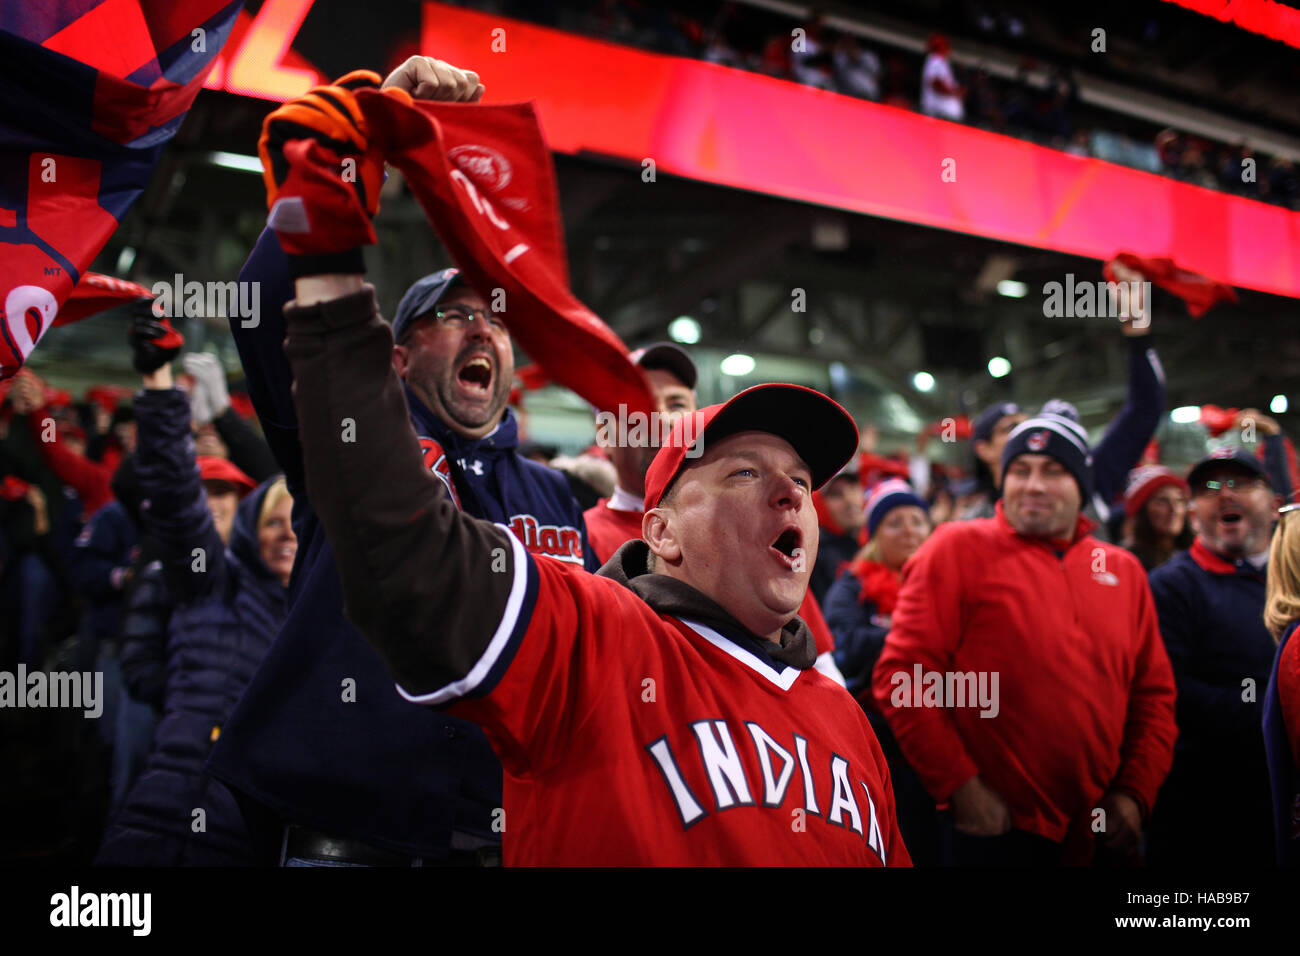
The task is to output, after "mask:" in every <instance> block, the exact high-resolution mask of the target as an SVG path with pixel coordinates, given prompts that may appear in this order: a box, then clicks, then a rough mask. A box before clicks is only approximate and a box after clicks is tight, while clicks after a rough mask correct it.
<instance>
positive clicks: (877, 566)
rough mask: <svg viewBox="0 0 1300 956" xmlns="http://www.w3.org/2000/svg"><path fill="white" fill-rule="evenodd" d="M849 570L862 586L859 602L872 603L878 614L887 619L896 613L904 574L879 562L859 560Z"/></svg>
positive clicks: (850, 565)
mask: <svg viewBox="0 0 1300 956" xmlns="http://www.w3.org/2000/svg"><path fill="white" fill-rule="evenodd" d="M849 570H850V571H852V572H853V575H854V577H856V578H857V579H858V582H859V583H860V584H861V585H862V590H861V591H860V592H859V594H858V602H859V603H860V604H866V603H867V601H871V602H872V603H873V604H875V605H876V613H877V614H882V615H884V616H886V617H888V616H889V615H891V614H893V613H894V608H895V607H896V606H897V605H898V585H899V582H900V581H901V580H902V577H903V576H902V574H901V573H900V572H898V571H894V570H893V569H891V568H889V567H886V566H885V565H883V564H881V563H880V562H878V561H866V560H858V561H854V562H852V563H851V564H849Z"/></svg>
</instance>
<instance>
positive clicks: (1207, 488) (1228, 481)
mask: <svg viewBox="0 0 1300 956" xmlns="http://www.w3.org/2000/svg"><path fill="white" fill-rule="evenodd" d="M1263 483H1264V479H1263V478H1261V477H1259V476H1258V475H1252V476H1251V477H1249V478H1224V479H1223V480H1222V481H1216V480H1213V479H1211V480H1210V481H1204V482H1201V484H1199V485H1198V486H1197V487H1196V494H1197V495H1198V496H1200V495H1217V494H1218V493H1219V492H1221V491H1222V490H1223V489H1224V488H1229V489H1231V490H1233V491H1251V490H1253V489H1255V488H1258V487H1259V486H1260V485H1262V484H1263Z"/></svg>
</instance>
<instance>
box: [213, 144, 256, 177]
mask: <svg viewBox="0 0 1300 956" xmlns="http://www.w3.org/2000/svg"><path fill="white" fill-rule="evenodd" d="M208 162H210V163H211V164H212V165H213V166H220V167H221V168H222V169H237V170H239V171H240V172H241V173H258V174H259V175H260V174H261V172H262V161H261V160H260V159H258V158H257V157H256V156H245V155H244V154H243V153H225V152H222V151H221V150H219V149H214V150H213V151H212V152H210V153H208Z"/></svg>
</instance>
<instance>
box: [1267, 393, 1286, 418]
mask: <svg viewBox="0 0 1300 956" xmlns="http://www.w3.org/2000/svg"><path fill="white" fill-rule="evenodd" d="M1290 407H1291V403H1290V402H1288V401H1287V399H1286V396H1285V395H1274V396H1273V401H1271V402H1269V403H1268V410H1269V411H1270V412H1272V413H1273V414H1274V415H1285V414H1286V410H1287V409H1288V408H1290Z"/></svg>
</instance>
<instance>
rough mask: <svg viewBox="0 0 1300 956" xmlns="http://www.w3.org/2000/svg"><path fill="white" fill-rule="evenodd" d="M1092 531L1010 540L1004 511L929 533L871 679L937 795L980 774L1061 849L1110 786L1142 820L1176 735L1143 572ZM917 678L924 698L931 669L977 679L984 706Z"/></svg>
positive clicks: (1020, 823)
mask: <svg viewBox="0 0 1300 956" xmlns="http://www.w3.org/2000/svg"><path fill="white" fill-rule="evenodd" d="M1091 527H1092V523H1091V522H1090V521H1088V520H1087V519H1086V518H1083V517H1082V516H1081V517H1080V519H1079V523H1078V525H1077V526H1076V529H1075V536H1074V539H1073V541H1071V542H1064V541H1059V542H1047V541H1042V540H1035V539H1031V538H1025V537H1021V536H1020V535H1019V534H1017V533H1016V532H1015V530H1014V529H1013V528H1012V527H1011V525H1010V524H1009V523H1008V522H1007V520H1006V516H1005V515H1004V513H1003V510H1002V503H1001V502H998V505H997V515H996V517H993V518H984V519H978V520H974V521H954V522H950V523H948V524H943V525H940V526H939V528H938V529H937V530H936V531H935V533H934V534H933V535H932V536H931V537H930V539H929V540H927V541H926V542H925V544H923V545H922V546H921V549H920V550H919V551H918V552H917V553H916V554H915V555H914V556H913V557H912V559H911V560H910V561H909V562H908V564H907V565H906V566H905V567H904V569H903V585H902V589H901V591H900V592H899V595H898V607H897V608H896V609H895V610H894V614H893V626H892V630H891V631H890V633H889V636H888V638H886V640H885V647H884V651H883V652H882V653H881V655H880V660H879V662H878V663H877V665H876V669H875V672H874V690H875V696H876V701H877V703H879V705H880V708H881V710H882V712H883V713H884V714H885V716H886V718H887V719H888V720H889V724H890V727H891V728H892V729H893V731H894V734H895V735H896V736H897V737H898V741H899V744H900V745H901V746H902V749H903V753H904V755H905V756H906V757H907V759H908V761H909V762H910V763H911V765H912V766H913V767H915V768H916V771H917V773H918V774H919V775H920V776H921V779H922V781H923V782H924V783H925V785H926V787H927V789H928V790H929V791H930V793H931V794H932V795H933V796H934V797H935V799H936V800H939V801H944V800H947V798H948V797H949V796H950V795H951V794H952V792H953V791H954V790H956V789H957V787H959V786H960V785H961V784H963V783H965V782H966V781H967V780H969V779H970V778H971V777H973V776H975V775H976V774H977V773H978V774H979V776H980V779H981V780H983V781H984V783H986V784H987V785H988V786H990V787H991V788H992V789H993V790H995V791H996V792H997V793H998V794H1000V795H1001V796H1002V798H1003V799H1004V800H1006V802H1007V805H1008V806H1009V807H1010V809H1011V821H1012V826H1014V827H1015V828H1017V829H1021V830H1027V831H1029V832H1031V833H1036V834H1039V835H1041V836H1044V837H1047V838H1048V839H1050V840H1055V841H1058V842H1060V841H1064V839H1065V837H1066V834H1067V832H1068V831H1070V830H1071V829H1072V827H1073V828H1075V831H1074V832H1075V833H1076V834H1077V833H1079V832H1080V831H1081V830H1082V832H1084V833H1086V832H1087V831H1086V830H1083V829H1082V828H1083V827H1086V825H1087V824H1088V823H1090V822H1091V813H1092V811H1093V809H1094V808H1095V807H1096V806H1097V805H1098V803H1099V802H1100V800H1101V797H1102V795H1103V793H1105V792H1106V791H1107V790H1110V789H1115V790H1119V791H1122V792H1124V793H1126V794H1128V795H1129V796H1131V797H1133V798H1134V799H1135V800H1137V802H1138V805H1139V806H1140V807H1141V809H1142V813H1143V816H1144V818H1145V816H1146V815H1147V814H1149V813H1150V810H1151V807H1152V805H1153V804H1154V802H1155V798H1156V792H1157V791H1158V790H1159V788H1160V784H1161V783H1162V782H1163V781H1164V778H1165V775H1166V774H1168V772H1169V767H1170V765H1171V764H1172V763H1173V752H1174V739H1175V738H1176V737H1177V735H1178V730H1177V727H1176V726H1175V724H1174V678H1173V672H1172V670H1171V669H1170V666H1169V658H1168V656H1167V655H1166V653H1165V647H1164V643H1163V642H1162V641H1161V639H1160V630H1159V626H1158V621H1157V618H1156V612H1155V605H1154V602H1153V601H1152V598H1151V590H1150V588H1149V587H1148V586H1147V577H1146V574H1145V573H1144V572H1143V570H1142V566H1141V565H1140V564H1139V563H1138V561H1137V559H1136V558H1134V557H1133V556H1132V555H1131V554H1129V553H1128V552H1127V551H1125V550H1123V549H1122V548H1119V547H1116V546H1114V545H1110V544H1106V543H1104V542H1102V541H1099V540H1098V539H1096V538H1094V537H1092V536H1091V535H1090V534H1088V531H1089V529H1090V528H1091ZM1058 551H1062V552H1063V555H1062V556H1061V557H1058V556H1057V552H1058ZM916 667H919V668H920V669H921V674H922V677H923V679H922V686H923V687H924V686H926V684H927V683H932V682H926V681H925V680H924V675H925V674H928V673H931V672H937V673H938V674H941V675H948V674H951V673H966V672H974V673H975V674H976V675H981V674H982V675H984V677H985V680H986V686H987V687H988V688H989V689H990V690H993V689H996V693H995V694H992V695H991V696H992V698H993V701H994V702H995V703H994V706H981V705H977V704H968V705H967V706H964V707H963V706H950V705H951V704H952V702H953V701H952V700H951V699H949V700H948V701H946V702H945V703H947V704H949V706H939V705H936V703H935V701H934V698H933V697H932V698H930V700H929V702H928V703H929V705H928V706H926V704H927V701H926V698H925V696H924V694H921V695H919V697H920V699H919V700H918V695H915V694H913V693H912V686H911V685H912V684H913V683H915V675H916V671H915V668H916ZM994 674H996V675H997V678H998V681H997V684H996V685H995V684H994V683H993V675H994ZM895 675H899V678H895ZM902 676H906V677H907V679H908V683H903V682H902V680H901V677H902ZM947 683H948V681H947V679H946V677H945V685H946V684H947ZM966 686H969V684H967V685H966ZM955 690H956V685H955V683H954V691H955ZM904 691H906V693H904ZM967 699H968V700H969V696H968V698H967ZM896 703H899V704H901V705H902V706H896ZM918 704H919V706H918ZM995 710H996V713H995V715H994V712H995ZM982 713H988V714H990V716H982Z"/></svg>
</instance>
